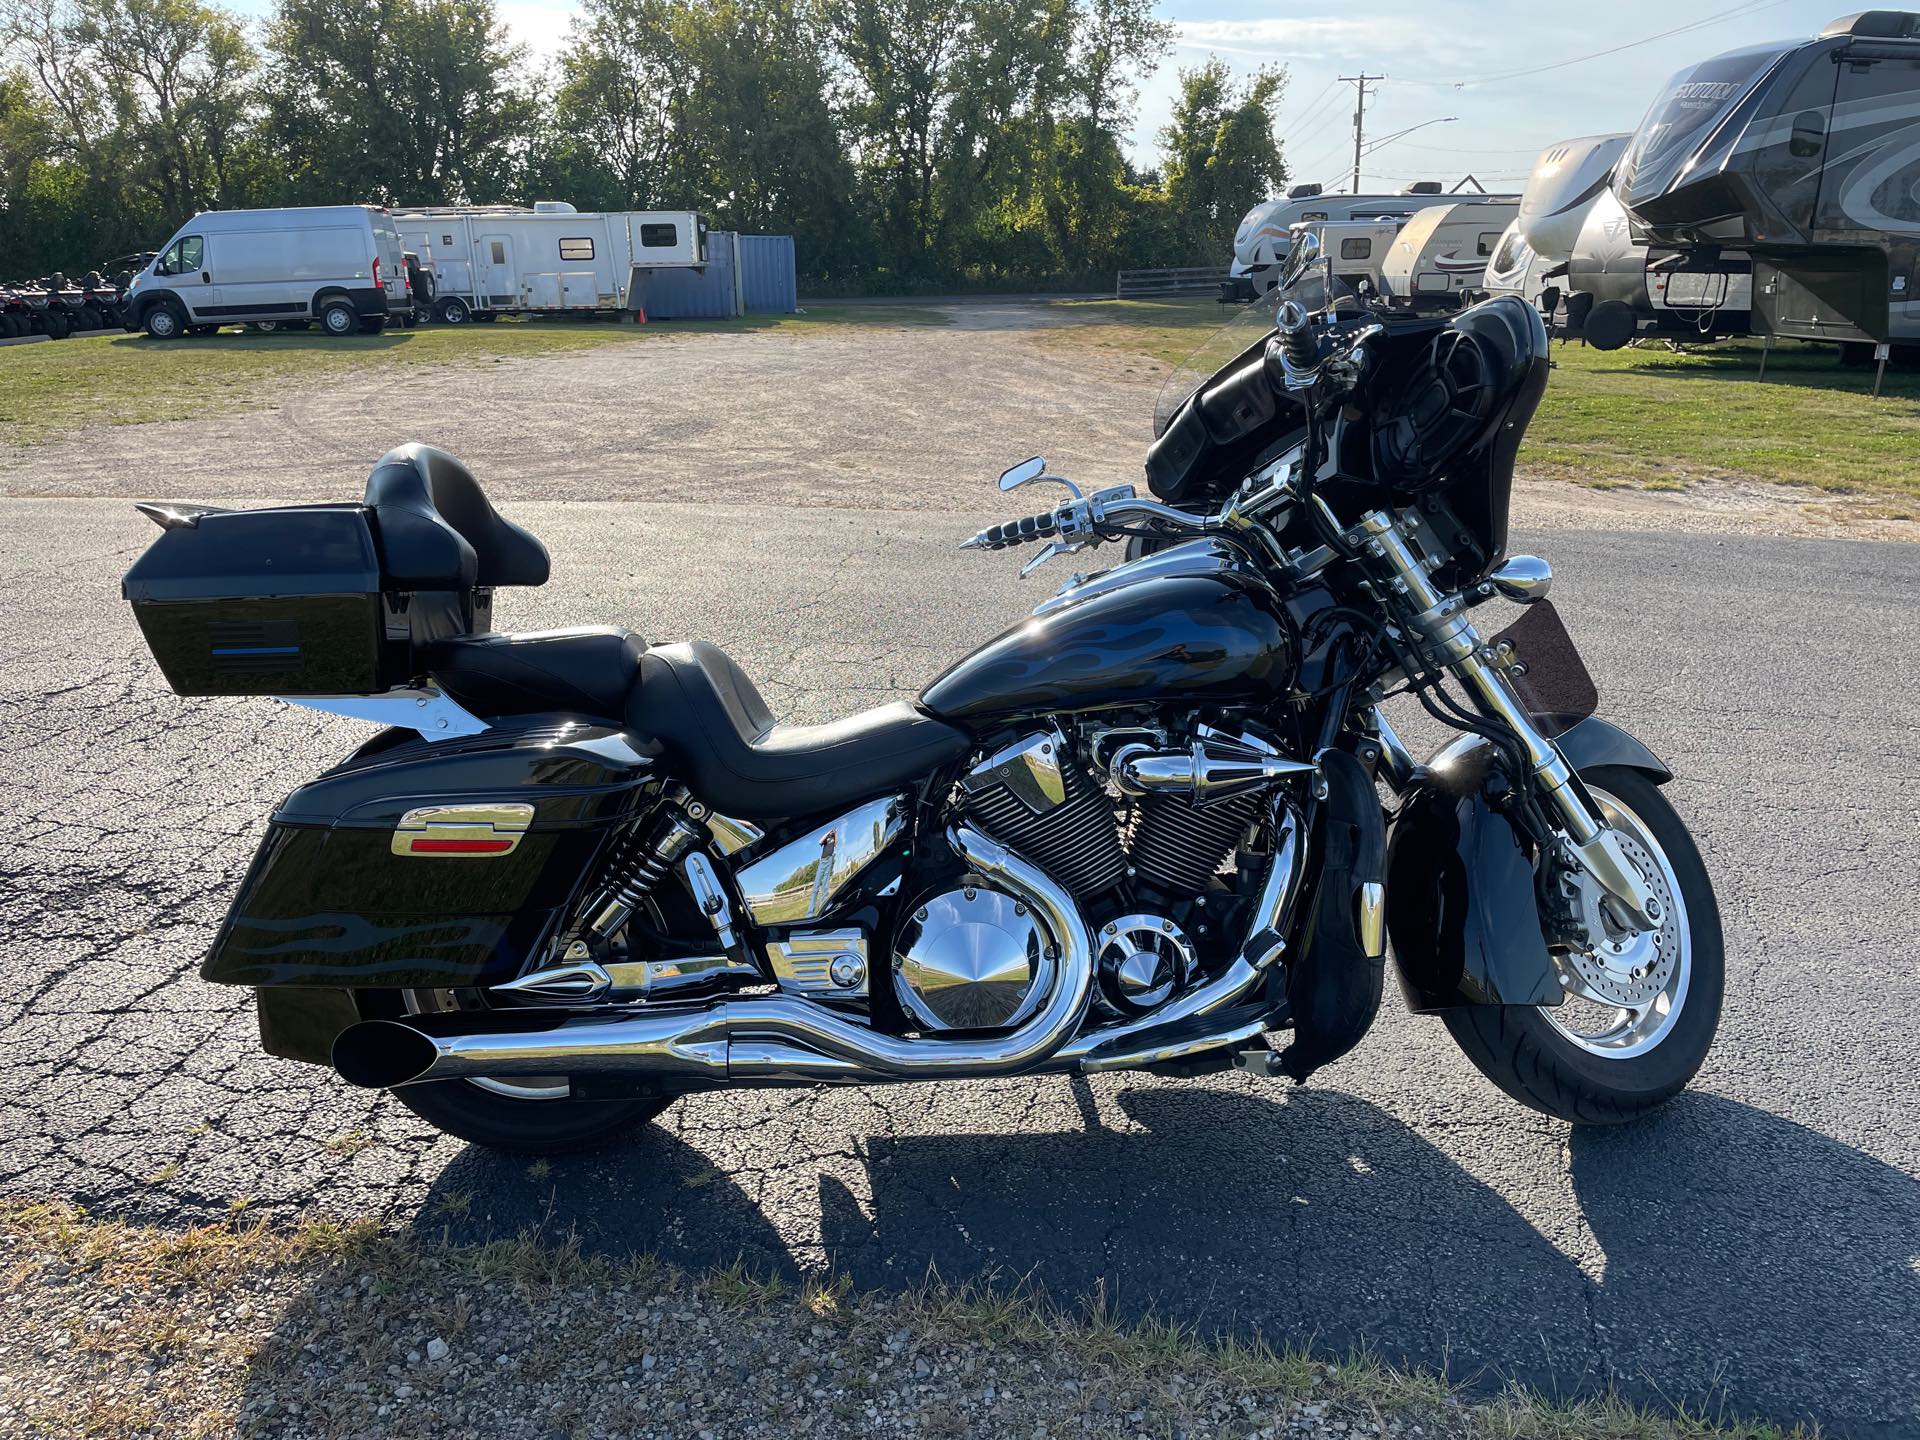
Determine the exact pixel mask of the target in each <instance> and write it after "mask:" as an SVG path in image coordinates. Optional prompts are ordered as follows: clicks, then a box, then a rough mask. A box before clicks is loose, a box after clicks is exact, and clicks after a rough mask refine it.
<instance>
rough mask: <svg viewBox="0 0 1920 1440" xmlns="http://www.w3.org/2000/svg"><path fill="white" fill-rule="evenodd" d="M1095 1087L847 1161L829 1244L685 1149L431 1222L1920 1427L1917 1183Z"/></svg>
mask: <svg viewBox="0 0 1920 1440" xmlns="http://www.w3.org/2000/svg"><path fill="white" fill-rule="evenodd" d="M1069 1083H1070V1084H1072V1085H1074V1086H1075V1087H1076V1091H1077V1094H1078V1095H1079V1096H1080V1098H1081V1100H1082V1107H1081V1108H1082V1113H1083V1115H1084V1116H1085V1117H1086V1119H1087V1124H1086V1126H1085V1128H1083V1129H1080V1130H1077V1131H1060V1130H1051V1131H1044V1132H1037V1133H998V1134H978V1133H976V1134H929V1135H899V1134H894V1135H874V1136H869V1137H866V1138H864V1139H862V1138H859V1137H849V1138H850V1139H851V1140H852V1142H853V1144H854V1147H855V1149H856V1151H857V1152H858V1154H859V1156H860V1159H859V1160H858V1161H855V1162H853V1166H852V1168H851V1169H850V1170H849V1169H847V1168H845V1156H844V1152H839V1155H838V1156H837V1157H836V1158H835V1159H833V1160H823V1161H822V1162H821V1165H820V1173H819V1175H818V1178H817V1181H816V1182H815V1183H816V1185H817V1192H818V1196H819V1210H818V1226H819V1228H818V1232H817V1234H818V1243H817V1245H816V1243H815V1241H814V1235H813V1233H810V1232H812V1230H813V1225H812V1221H813V1219H814V1217H813V1216H810V1215H807V1214H804V1213H799V1212H804V1211H805V1210H806V1208H807V1207H806V1206H805V1204H804V1203H801V1204H799V1205H797V1206H795V1205H793V1204H792V1203H791V1197H792V1195H793V1194H794V1191H793V1190H791V1189H789V1190H788V1191H787V1192H786V1193H787V1195H788V1196H789V1201H788V1203H787V1204H785V1205H783V1206H782V1207H781V1208H780V1211H779V1213H777V1214H774V1215H771V1216H770V1215H769V1214H768V1213H767V1212H766V1210H764V1209H763V1208H762V1206H761V1205H760V1204H759V1203H757V1202H756V1200H755V1199H754V1198H753V1197H752V1196H750V1195H749V1194H748V1193H747V1192H746V1191H745V1190H744V1189H742V1188H741V1186H740V1185H738V1184H736V1183H735V1182H734V1181H733V1180H732V1179H731V1178H729V1177H728V1176H727V1175H725V1174H723V1173H722V1172H721V1171H719V1170H717V1169H716V1168H715V1167H714V1165H713V1162H712V1161H711V1160H710V1159H709V1158H708V1156H707V1155H706V1154H704V1153H703V1152H702V1151H700V1150H698V1149H695V1148H694V1147H692V1146H691V1145H688V1144H687V1143H685V1142H683V1141H681V1140H679V1139H677V1138H675V1137H673V1136H672V1135H670V1134H668V1133H666V1132H664V1131H661V1130H659V1129H657V1128H656V1129H653V1130H650V1131H648V1132H647V1133H646V1134H645V1135H644V1137H641V1138H638V1139H637V1140H636V1142H635V1143H634V1144H633V1145H631V1146H628V1147H625V1148H623V1149H621V1150H618V1151H615V1152H611V1153H609V1154H605V1155H601V1156H589V1157H577V1158H572V1159H568V1160H565V1161H556V1162H554V1164H553V1166H552V1169H551V1172H550V1173H548V1172H542V1171H539V1170H538V1167H535V1174H536V1175H538V1177H539V1178H533V1177H532V1176H530V1175H529V1173H528V1167H527V1164H526V1162H525V1161H514V1160H510V1159H507V1158H505V1157H500V1156H495V1155H491V1154H488V1153H487V1152H484V1151H481V1150H478V1149H469V1150H467V1151H466V1152H464V1153H463V1154H462V1155H461V1156H460V1157H458V1158H456V1159H455V1160H454V1161H453V1163H452V1164H450V1165H449V1166H448V1167H447V1169H446V1171H445V1172H444V1173H443V1174H442V1176H441V1177H440V1179H439V1180H438V1181H437V1182H436V1184H435V1186H434V1191H435V1192H436V1193H438V1192H444V1191H449V1190H452V1191H458V1192H462V1193H471V1194H474V1195H480V1196H485V1197H486V1198H485V1206H484V1209H483V1208H482V1207H481V1206H480V1205H477V1204H476V1205H475V1206H474V1207H473V1213H471V1214H470V1215H468V1216H467V1217H466V1218H465V1219H463V1220H461V1221H458V1222H455V1223H452V1224H448V1223H447V1221H446V1220H445V1218H444V1215H443V1214H442V1213H441V1211H442V1209H443V1207H440V1206H437V1205H436V1202H435V1199H434V1198H433V1197H432V1196H430V1197H429V1200H428V1203H427V1205H426V1206H425V1207H424V1208H423V1210H422V1212H421V1216H420V1220H419V1222H418V1223H419V1226H420V1228H421V1229H423V1230H424V1231H427V1232H429V1233H431V1234H432V1235H433V1236H434V1238H436V1239H437V1238H439V1237H440V1235H441V1234H442V1233H443V1231H444V1232H445V1233H448V1234H450V1235H451V1238H453V1239H454V1240H456V1241H459V1240H463V1239H471V1240H485V1239H491V1238H497V1237H498V1236H500V1235H502V1234H513V1233H517V1232H520V1231H523V1230H537V1231H539V1232H540V1233H542V1234H544V1235H546V1236H547V1237H548V1238H556V1239H557V1238H564V1237H566V1236H568V1235H578V1236H579V1238H580V1240H581V1243H582V1245H583V1246H584V1247H585V1248H586V1249H588V1250H598V1251H605V1252H610V1253H615V1254H627V1253H632V1252H640V1251H646V1252H651V1253H653V1254H655V1255H657V1256H659V1257H660V1258H661V1259H663V1260H667V1261H670V1262H672V1263H674V1264H677V1265H681V1266H685V1267H688V1268H692V1269H704V1268H709V1267H713V1266H724V1265H727V1264H730V1263H732V1262H733V1261H735V1260H736V1259H742V1260H744V1261H745V1263H746V1264H747V1266H748V1267H749V1268H750V1269H752V1270H755V1271H758V1272H761V1273H776V1274H782V1275H785V1276H787V1277H789V1278H792V1277H794V1276H796V1275H797V1274H798V1273H799V1271H800V1270H802V1269H803V1268H818V1266H819V1264H820V1262H821V1260H822V1259H824V1261H825V1263H826V1264H828V1265H829V1266H831V1267H832V1268H833V1269H835V1270H837V1271H840V1272H843V1273H845V1274H847V1275H849V1276H850V1277H851V1278H852V1280H853V1281H854V1283H855V1285H856V1286H858V1287H860V1288H862V1289H880V1290H899V1289H902V1288H906V1287H911V1286H915V1285H918V1284H920V1283H922V1282H924V1281H925V1280H927V1279H928V1278H929V1276H937V1277H938V1278H939V1279H940V1280H942V1281H944V1282H946V1283H948V1284H962V1283H967V1282H974V1283H986V1284H992V1285H996V1286H999V1287H1002V1288H1011V1287H1013V1286H1015V1285H1025V1286H1028V1287H1030V1288H1039V1289H1042V1290H1044V1291H1045V1292H1046V1293H1047V1294H1048V1295H1049V1296H1050V1297H1051V1298H1052V1299H1053V1300H1054V1301H1055V1302H1057V1303H1059V1304H1061V1305H1063V1306H1065V1307H1067V1308H1069V1309H1076V1308H1079V1307H1081V1306H1084V1305H1085V1304H1087V1303H1088V1300H1089V1298H1090V1297H1095V1296H1097V1297H1099V1303H1100V1304H1102V1305H1103V1306H1104V1307H1105V1308H1106V1310H1107V1311H1108V1312H1109V1313H1112V1314H1117V1315H1119V1316H1120V1317H1122V1318H1128V1317H1138V1316H1142V1315H1146V1314H1149V1313H1152V1314H1157V1315H1159V1316H1161V1317H1165V1318H1171V1319H1174V1320H1178V1321H1181V1322H1183V1323H1185V1324H1188V1325H1191V1326H1194V1327H1196V1328H1197V1329H1198V1330H1199V1331H1200V1332H1201V1333H1203V1334H1206V1333H1219V1332H1222V1331H1235V1332H1239V1333H1247V1332H1251V1331H1258V1332H1259V1333H1261V1334H1263V1335H1265V1336H1266V1337H1267V1338H1268V1339H1269V1340H1272V1341H1275V1342H1282V1341H1285V1342H1292V1343H1304V1344H1310V1345H1312V1346H1313V1347H1314V1348H1315V1349H1317V1350H1318V1351H1320V1352H1322V1353H1326V1354H1332V1355H1341V1354H1345V1353H1347V1352H1348V1351H1350V1350H1352V1349H1354V1348H1356V1347H1358V1348H1364V1349H1367V1350H1369V1351H1371V1352H1373V1353H1375V1354H1378V1355H1380V1356H1381V1357H1383V1358H1386V1359H1389V1360H1393V1361H1397V1362H1404V1363H1412V1364H1415V1365H1420V1366H1428V1367H1433V1366H1441V1367H1444V1368H1445V1369H1446V1370H1447V1372H1448V1373H1449V1374H1450V1375H1451V1376H1452V1377H1453V1378H1455V1379H1456V1380H1461V1381H1468V1382H1475V1383H1477V1384H1479V1385H1481V1386H1489V1387H1490V1386H1494V1385H1497V1384H1498V1383H1499V1382H1500V1381H1502V1380H1503V1379H1505V1378H1509V1377H1511V1378H1515V1379H1520V1380H1523V1381H1525V1382H1527V1383H1528V1384H1531V1385H1534V1386H1536V1387H1538V1388H1540V1389H1542V1390H1544V1391H1546V1392H1547V1393H1549V1394H1559V1395H1575V1394H1586V1393H1592V1392H1594V1391H1596V1390H1601V1389H1606V1388H1609V1387H1616V1388H1619V1389H1621V1390H1623V1391H1624V1392H1626V1393H1628V1394H1629V1395H1632V1396H1635V1397H1637V1398H1640V1399H1643V1400H1647V1401H1651V1402H1656V1403H1662V1402H1663V1403H1687V1404H1692V1405H1700V1404H1708V1403H1720V1404H1724V1405H1725V1406H1726V1407H1728V1408H1729V1409H1730V1410H1732V1411H1734V1412H1736V1413H1741V1414H1759V1415H1763V1416H1768V1417H1771V1418H1775V1419H1780V1420H1787V1421H1792V1420H1796V1419H1800V1418H1803V1417H1805V1416H1808V1415H1813V1416H1817V1417H1818V1418H1819V1419H1821V1420H1822V1421H1823V1422H1824V1423H1826V1424H1827V1425H1828V1426H1829V1427H1830V1428H1833V1429H1836V1430H1838V1431H1840V1432H1841V1433H1859V1434H1869V1433H1875V1432H1877V1431H1879V1430H1880V1429H1881V1428H1882V1427H1883V1426H1885V1425H1888V1424H1892V1423H1894V1422H1893V1420H1892V1417H1896V1416H1901V1415H1906V1416H1911V1415H1912V1414H1914V1413H1916V1412H1920V1376H1916V1374H1915V1373H1914V1369H1915V1367H1913V1366H1912V1364H1911V1353H1910V1349H1908V1348H1906V1347H1903V1346H1902V1345H1900V1344H1898V1343H1890V1342H1891V1339H1892V1337H1893V1336H1896V1335H1900V1334H1903V1333H1904V1334H1906V1335H1909V1336H1911V1335H1912V1334H1913V1333H1915V1327H1916V1323H1920V1271H1916V1269H1915V1268H1914V1264H1913V1257H1914V1255H1915V1254H1916V1252H1920V1184H1916V1182H1915V1181H1914V1179H1913V1178H1912V1177H1910V1176H1908V1175H1906V1174H1905V1173H1903V1172H1901V1171H1899V1170H1896V1169H1894V1168H1893V1167H1891V1166H1889V1165H1886V1164H1883V1163H1882V1162H1880V1161H1878V1160H1875V1159H1872V1158H1871V1157H1869V1156H1867V1155H1864V1154H1862V1153H1861V1152H1860V1151H1858V1150H1855V1149H1852V1148H1850V1147H1848V1146H1846V1145H1843V1144H1841V1143H1839V1142H1837V1141H1835V1140H1832V1139H1830V1138H1828V1137H1826V1136H1823V1135H1819V1134H1817V1133H1815V1132H1814V1131H1811V1130H1808V1129H1806V1128H1804V1127H1802V1126H1799V1125H1796V1124H1793V1123H1792V1122H1790V1121H1786V1120H1783V1119H1781V1118H1779V1117H1777V1116H1774V1115H1771V1114H1768V1113H1767V1112H1764V1111H1761V1110H1757V1109H1754V1108H1752V1107H1750V1106H1746V1105H1742V1104H1739V1103H1738V1102H1735V1101H1731V1100H1726V1099H1722V1098H1720V1097H1717V1096H1712V1095H1707V1094H1700V1093H1695V1094H1689V1095H1686V1096H1683V1097H1682V1098H1681V1099H1679V1100H1678V1101H1676V1102H1675V1103H1674V1104H1673V1105H1672V1106H1670V1107H1668V1108H1667V1109H1666V1110H1665V1111H1664V1112H1662V1113H1661V1114H1659V1115H1657V1116H1655V1117H1653V1118H1652V1119H1649V1120H1647V1121H1644V1122H1641V1123H1639V1124H1637V1125H1632V1126H1628V1127H1624V1128H1622V1129H1619V1130H1610V1131H1585V1130H1582V1131H1575V1132H1572V1134H1571V1137H1570V1138H1568V1132H1566V1131H1564V1130H1562V1129H1560V1128H1559V1127H1557V1126H1550V1125H1549V1124H1548V1122H1544V1121H1537V1120H1532V1119H1530V1118H1527V1117H1522V1116H1521V1115H1520V1114H1519V1112H1516V1111H1511V1110H1506V1109H1499V1110H1495V1109H1493V1108H1490V1109H1489V1111H1488V1114H1487V1122H1488V1128H1489V1131H1490V1132H1493V1133H1495V1134H1496V1138H1495V1139H1494V1140H1493V1143H1491V1144H1484V1143H1482V1142H1481V1141H1479V1140H1478V1139H1475V1140H1474V1141H1472V1142H1470V1146H1471V1150H1472V1151H1473V1152H1474V1153H1475V1154H1477V1155H1478V1156H1479V1157H1480V1159H1478V1160H1477V1161H1476V1163H1477V1164H1480V1165H1482V1166H1483V1167H1484V1168H1485V1169H1486V1171H1487V1173H1488V1175H1489V1178H1491V1179H1492V1180H1493V1181H1494V1182H1495V1183H1494V1184H1489V1183H1488V1180H1486V1179H1483V1178H1481V1176H1480V1175H1476V1174H1475V1173H1473V1172H1471V1171H1469V1170H1468V1169H1466V1168H1465V1167H1464V1166H1462V1165H1461V1164H1460V1163H1459V1162H1457V1161H1456V1160H1455V1159H1454V1158H1453V1157H1452V1156H1451V1155H1449V1154H1448V1153H1446V1152H1445V1151H1443V1150H1441V1149H1440V1148H1438V1147H1437V1146H1435V1145H1434V1144H1432V1143H1430V1142H1429V1141H1427V1140H1426V1139H1425V1138H1423V1137H1422V1135H1421V1134H1420V1133H1418V1132H1417V1131H1415V1130H1411V1129H1409V1128H1408V1127H1407V1125H1406V1124H1405V1123H1404V1122H1403V1121H1402V1120H1401V1119H1399V1118H1398V1117H1396V1116H1394V1115H1392V1114H1390V1113H1389V1112H1387V1111H1385V1110H1383V1109H1381V1108H1379V1107H1378V1106H1375V1105H1373V1104H1370V1103H1369V1102H1367V1101H1365V1100H1362V1099H1359V1098H1357V1097H1355V1096H1352V1095H1347V1094H1343V1093H1341V1092H1339V1091H1334V1090H1328V1089H1314V1088H1303V1089H1297V1090H1292V1091H1289V1092H1283V1093H1280V1094H1278V1095H1277V1096H1276V1098H1272V1099H1269V1098H1266V1097H1264V1096H1261V1095H1256V1094H1253V1093H1247V1092H1237V1091H1231V1090H1224V1089H1208V1088H1200V1087H1195V1086H1191V1085H1179V1086H1174V1085H1158V1084H1154V1083H1151V1082H1149V1083H1146V1084H1142V1085H1136V1086H1133V1087H1131V1088H1126V1089H1122V1090H1120V1091H1119V1092H1118V1094H1117V1095H1116V1096H1115V1097H1114V1098H1115V1100H1116V1101H1117V1104H1118V1106H1119V1108H1120V1110H1121V1111H1122V1112H1123V1113H1124V1114H1125V1116H1126V1117H1127V1121H1128V1124H1127V1125H1126V1126H1124V1127H1121V1126H1113V1125H1109V1124H1105V1123H1102V1121H1101V1120H1100V1118H1099V1116H1098V1112H1097V1110H1096V1107H1095V1106H1094V1104H1093V1102H1092V1092H1091V1091H1090V1090H1089V1089H1088V1088H1086V1086H1085V1082H1080V1081H1074V1082H1069ZM768 1138H769V1140H773V1139H775V1138H776V1137H772V1136H769V1137H768ZM1543 1144H1545V1145H1549V1146H1555V1147H1557V1146H1559V1145H1561V1144H1564V1145H1566V1146H1567V1150H1568V1152H1569V1153H1570V1156H1571V1171H1570V1182H1571V1192H1572V1193H1571V1196H1570V1197H1568V1196H1566V1195H1564V1194H1563V1193H1560V1192H1559V1191H1558V1190H1556V1189H1555V1188H1554V1187H1552V1186H1549V1187H1548V1188H1547V1190H1546V1192H1545V1193H1544V1194H1541V1195H1539V1196H1537V1197H1535V1198H1533V1199H1532V1200H1531V1201H1529V1202H1528V1205H1529V1210H1530V1212H1531V1213H1530V1214H1522V1213H1521V1211H1520V1210H1518V1209H1516V1208H1515V1207H1514V1205H1513V1204H1510V1203H1509V1202H1508V1201H1507V1200H1506V1199H1505V1198H1504V1197H1503V1195H1502V1194H1501V1193H1500V1189H1496V1188H1495V1185H1496V1184H1498V1185H1501V1186H1502V1187H1503V1188H1505V1189H1506V1190H1508V1191H1509V1192H1510V1193H1517V1192H1519V1191H1520V1189H1521V1188H1522V1187H1524V1186H1527V1185H1530V1184H1537V1183H1538V1182H1537V1180H1536V1179H1534V1178H1533V1177H1534V1175H1535V1174H1536V1173H1537V1172H1538V1171H1539V1169H1540V1167H1541V1157H1540V1155H1539V1150H1540V1147H1541V1146H1542V1145H1543ZM836 1167H837V1173H836ZM1509 1168H1510V1169H1511V1174H1510V1175H1503V1174H1502V1172H1503V1171H1504V1170H1507V1169H1509ZM862 1170H864V1176H862V1175H861V1174H860V1171H862ZM850 1180H851V1181H852V1182H853V1183H851V1184H850V1183H849V1181H850ZM801 1183H802V1184H803V1185H804V1180H802V1181H801ZM861 1188H864V1189H865V1190H866V1192H867V1194H866V1196H865V1197H863V1196H861V1195H860V1194H859V1193H857V1192H858V1190H859V1189H861ZM798 1193H799V1194H800V1195H802V1196H804V1195H805V1193H806V1192H805V1190H804V1188H802V1189H801V1190H799V1192H798ZM1583 1222H1584V1223H1583ZM1582 1260H1584V1261H1585V1262H1586V1265H1587V1270H1585V1271H1583V1269H1582V1265H1581V1263H1580V1262H1581V1261H1582ZM1589 1271H1590V1272H1592V1278H1590V1277H1589V1273H1588V1272H1589ZM1887 1433H1894V1431H1892V1430H1889V1431H1888V1432H1887Z"/></svg>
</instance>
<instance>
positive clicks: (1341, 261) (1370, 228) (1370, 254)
mask: <svg viewBox="0 0 1920 1440" xmlns="http://www.w3.org/2000/svg"><path fill="white" fill-rule="evenodd" d="M1400 225H1401V222H1400V221H1399V220H1394V219H1388V220H1316V221H1309V222H1303V223H1301V224H1298V225H1295V226H1294V227H1293V235H1294V238H1293V243H1294V244H1296V245H1297V244H1299V243H1300V237H1301V236H1303V235H1311V236H1313V237H1314V239H1315V240H1317V241H1319V243H1320V254H1321V255H1322V256H1324V257H1325V258H1326V259H1327V260H1329V261H1331V262H1332V265H1333V278H1334V279H1335V280H1336V281H1338V282H1339V283H1340V284H1342V285H1345V286H1346V287H1347V288H1348V289H1350V290H1352V291H1354V292H1356V293H1359V292H1363V291H1364V292H1366V293H1370V294H1374V295H1381V294H1384V293H1385V287H1384V285H1383V283H1382V281H1381V266H1383V265H1384V264H1386V260H1387V253H1388V252H1389V251H1390V250H1392V248H1393V241H1394V237H1395V236H1396V235H1398V234H1399V233H1400Z"/></svg>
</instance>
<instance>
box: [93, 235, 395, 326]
mask: <svg viewBox="0 0 1920 1440" xmlns="http://www.w3.org/2000/svg"><path fill="white" fill-rule="evenodd" d="M412 314H413V292H412V288H411V286H410V284H409V282H408V279H407V267H406V262H405V260H404V258H403V256H402V254H401V248H400V236H399V233H398V232H397V231H396V230H395V228H394V224H393V219H392V217H391V216H389V215H388V214H387V212H386V211H384V210H380V209H377V208H375V207H373V206H371V205H315V206H304V207H297V208H291V209H280V210H208V211H204V212H202V213H201V214H199V215H196V216H194V217H193V218H192V219H191V220H189V221H188V222H187V223H186V224H184V225H182V226H181V227H180V228H179V230H178V231H176V232H175V233H174V234H173V235H172V236H171V237H170V238H169V239H168V241H167V243H166V244H165V245H162V246H161V247H160V252H159V253H158V254H157V255H155V256H154V258H153V259H152V261H150V262H149V263H148V265H147V268H146V269H145V270H142V271H141V272H140V273H139V274H138V275H136V276H135V277H134V278H133V282H132V284H131V285H130V286H128V289H127V298H126V302H125V304H124V305H123V306H122V307H121V323H122V324H123V325H125V326H126V328H127V329H129V330H142V329H144V330H145V331H146V332H147V333H148V334H149V335H151V336H153V338H154V339H156V340H172V339H175V338H177V337H178V336H180V335H183V334H193V335H201V334H210V333H212V332H213V331H215V330H218V329H219V328H220V327H221V326H222V325H229V324H233V323H235V322H241V323H245V324H250V325H255V326H261V327H266V326H299V327H302V328H304V327H305V326H306V325H308V324H310V323H314V322H318V324H319V326H320V328H321V329H322V330H324V331H325V332H326V333H327V334H329V335H353V334H356V333H376V332H378V331H379V330H381V329H383V328H384V327H385V326H386V324H387V322H388V320H389V319H400V320H407V319H411V318H412Z"/></svg>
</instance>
